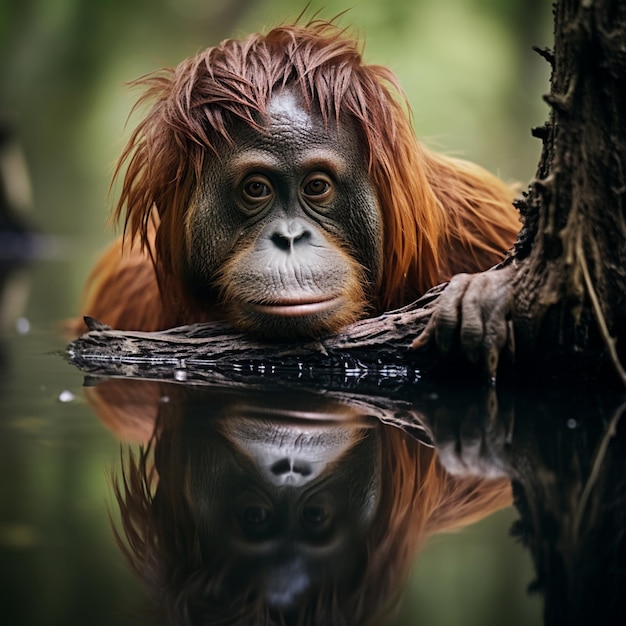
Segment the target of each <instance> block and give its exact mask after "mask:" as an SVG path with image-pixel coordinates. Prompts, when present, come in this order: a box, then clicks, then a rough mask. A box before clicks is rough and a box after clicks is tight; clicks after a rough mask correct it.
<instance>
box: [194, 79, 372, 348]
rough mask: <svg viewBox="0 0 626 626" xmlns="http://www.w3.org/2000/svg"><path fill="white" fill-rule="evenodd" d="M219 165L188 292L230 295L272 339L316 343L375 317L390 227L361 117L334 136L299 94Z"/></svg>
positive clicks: (277, 103) (198, 213) (244, 320)
mask: <svg viewBox="0 0 626 626" xmlns="http://www.w3.org/2000/svg"><path fill="white" fill-rule="evenodd" d="M231 135H232V137H233V139H234V144H233V145H231V146H226V147H225V149H224V150H223V151H221V153H220V158H219V159H216V158H211V159H208V163H207V164H206V166H205V169H204V180H203V184H202V186H201V188H199V189H198V190H197V192H196V194H195V196H194V200H193V203H192V206H191V207H190V210H189V213H188V215H187V219H186V224H185V232H186V244H187V266H186V268H185V271H186V278H187V281H188V283H189V284H190V285H191V286H192V287H193V290H194V292H195V293H196V294H197V296H198V297H199V298H200V299H202V298H203V297H204V298H209V297H211V295H210V294H215V291H216V289H217V290H218V292H219V295H220V298H221V301H222V305H223V308H224V315H225V316H226V318H227V319H228V320H229V321H230V322H231V323H233V324H234V325H235V326H236V327H238V328H239V329H241V330H243V331H247V332H252V333H253V334H256V335H260V336H263V337H266V338H276V339H289V338H303V337H304V338H306V337H315V336H319V335H322V334H325V333H332V332H336V331H337V330H339V328H341V327H342V326H344V325H346V324H348V323H350V322H353V321H355V320H356V319H358V318H359V317H360V316H362V315H363V313H364V311H365V310H366V307H367V302H368V300H369V299H370V298H371V297H372V294H373V293H375V291H376V289H377V288H378V283H379V281H380V276H381V270H382V236H383V232H382V222H381V217H380V212H379V208H378V202H377V199H376V194H375V192H374V188H373V185H372V184H371V182H370V181H369V178H368V172H367V162H366V158H365V155H364V154H363V152H364V151H363V149H362V146H361V143H360V141H359V137H358V135H357V133H356V127H355V125H354V124H353V123H352V122H351V121H350V120H343V121H341V122H340V124H339V125H336V124H335V123H334V121H331V122H330V123H329V124H328V127H327V128H326V127H325V126H324V123H323V121H322V119H321V117H320V116H319V115H318V114H313V115H309V114H308V113H307V112H306V111H305V110H304V109H303V108H302V106H301V105H300V104H299V102H298V99H297V97H296V96H295V95H294V94H292V93H291V92H289V91H287V92H283V93H281V94H278V95H275V96H274V97H273V98H272V99H271V101H270V103H269V106H268V119H267V123H266V126H265V128H264V129H263V130H262V131H260V130H257V129H254V128H251V127H249V126H247V125H246V126H244V125H243V124H242V126H241V127H239V128H236V129H234V131H233V132H231Z"/></svg>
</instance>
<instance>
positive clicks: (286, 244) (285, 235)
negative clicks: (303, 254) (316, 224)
mask: <svg viewBox="0 0 626 626" xmlns="http://www.w3.org/2000/svg"><path fill="white" fill-rule="evenodd" d="M310 238H311V231H310V230H309V229H308V228H306V226H305V225H304V224H302V223H301V222H299V221H294V222H290V223H286V224H285V223H282V224H280V225H279V226H278V227H277V228H276V229H275V230H274V232H273V233H272V234H271V235H270V240H271V242H272V243H273V244H274V245H275V246H276V247H277V248H278V249H279V250H284V251H288V250H291V248H292V247H293V246H295V245H296V244H299V243H304V242H307V241H308V240H309V239H310Z"/></svg>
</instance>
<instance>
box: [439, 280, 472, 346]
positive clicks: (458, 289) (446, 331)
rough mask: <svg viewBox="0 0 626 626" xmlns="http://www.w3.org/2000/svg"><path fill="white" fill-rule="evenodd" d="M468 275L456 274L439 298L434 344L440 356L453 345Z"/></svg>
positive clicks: (469, 282)
mask: <svg viewBox="0 0 626 626" xmlns="http://www.w3.org/2000/svg"><path fill="white" fill-rule="evenodd" d="M470 284H471V276H470V275H469V274H457V275H456V276H453V277H452V280H451V281H450V283H449V284H448V286H447V287H446V288H445V290H444V291H443V292H442V294H441V296H439V302H438V303H437V314H436V319H435V342H436V344H437V347H438V348H439V350H440V352H441V353H442V354H444V355H445V354H447V353H448V352H449V351H450V348H451V347H452V344H453V343H454V339H455V337H456V335H457V333H458V328H459V325H460V323H461V306H462V302H463V300H464V296H465V292H466V290H467V288H468V285H470Z"/></svg>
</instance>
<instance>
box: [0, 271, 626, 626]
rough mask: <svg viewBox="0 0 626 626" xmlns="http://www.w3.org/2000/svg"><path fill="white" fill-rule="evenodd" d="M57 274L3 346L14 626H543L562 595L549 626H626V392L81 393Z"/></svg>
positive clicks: (2, 584) (146, 389)
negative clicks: (186, 623) (303, 618)
mask: <svg viewBox="0 0 626 626" xmlns="http://www.w3.org/2000/svg"><path fill="white" fill-rule="evenodd" d="M63 267H64V265H63V262H60V261H44V262H38V263H36V264H35V265H30V266H28V267H27V268H26V270H24V271H23V273H21V274H19V273H18V274H19V276H20V277H21V278H20V280H27V282H30V291H29V293H30V296H29V297H28V298H26V299H24V300H23V302H24V304H23V306H22V307H21V308H18V307H14V311H13V312H12V313H11V315H10V319H9V321H8V322H7V323H6V324H5V329H4V332H3V335H2V343H1V345H0V357H1V359H2V360H1V368H2V369H1V377H0V379H1V382H0V406H1V409H2V419H1V422H0V428H1V429H2V436H1V437H0V449H1V454H0V459H1V463H2V466H1V467H2V483H1V484H2V492H1V496H2V497H1V498H0V502H1V511H0V572H1V574H0V576H1V581H0V588H1V589H2V606H1V608H0V623H2V624H11V625H13V624H19V625H22V624H23V625H25V626H30V625H74V624H86V623H88V624H107V625H110V624H120V625H125V624H152V623H156V619H155V617H154V613H153V612H154V611H155V610H157V611H160V612H161V613H162V614H163V613H164V612H165V613H166V614H167V612H169V615H171V616H180V615H185V614H190V615H194V616H196V617H199V616H202V618H203V619H204V621H197V622H192V623H207V624H209V623H214V622H215V621H216V619H217V617H218V616H219V617H221V618H222V619H225V620H231V621H225V622H223V623H235V624H236V623H241V624H247V623H249V624H262V623H265V622H264V621H263V620H264V619H268V616H269V617H276V616H282V618H283V619H284V620H285V622H286V623H294V624H296V623H298V621H297V619H298V615H300V614H306V615H309V616H311V615H313V616H315V619H314V620H313V621H312V623H320V624H365V623H379V624H390V625H394V624H395V625H410V624H429V625H433V624H434V625H437V624H441V625H445V626H453V625H459V626H466V625H469V626H471V625H473V624H480V625H482V626H485V625H492V624H493V625H494V626H495V625H499V624H510V625H515V624H519V625H533V624H540V623H542V611H543V606H544V598H547V606H548V618H547V623H550V624H566V623H581V624H582V623H592V621H590V615H592V614H593V615H596V614H597V613H598V611H600V612H603V615H602V616H601V617H602V619H601V620H600V621H597V622H595V623H616V624H617V623H622V621H621V618H622V617H623V614H624V610H623V607H622V606H620V602H621V592H620V591H619V590H620V589H622V588H623V582H624V560H623V556H624V554H623V553H624V546H623V543H624V542H623V533H624V528H625V524H624V521H625V519H626V515H625V512H624V503H623V494H624V489H623V488H624V481H625V479H624V476H626V474H625V473H624V467H623V459H624V450H623V447H624V438H623V434H624V433H623V430H624V429H623V425H622V423H621V421H620V416H621V412H622V410H623V407H622V405H621V403H622V402H624V398H623V397H621V396H620V395H619V394H614V393H609V392H607V391H601V392H598V391H597V390H592V389H576V390H573V391H572V390H570V391H567V392H563V391H560V392H548V391H546V390H543V391H542V392H532V391H530V390H528V389H524V390H508V389H498V390H497V391H496V390H494V389H492V388H476V387H471V388H461V387H459V386H458V385H457V386H448V387H444V388H442V387H433V386H431V385H429V384H427V383H426V382H425V381H421V380H417V381H416V382H415V383H413V384H412V385H409V386H406V385H404V386H403V385H395V384H394V382H393V381H389V380H386V381H383V382H384V384H383V385H381V384H380V383H381V381H377V380H375V379H372V378H371V377H370V379H369V380H364V381H360V382H359V383H358V384H355V382H354V379H351V380H348V379H346V380H343V378H342V377H341V376H337V377H334V378H333V381H334V382H333V384H332V385H325V386H324V387H323V388H322V389H315V388H313V387H312V385H311V384H310V383H309V384H307V385H299V384H297V381H296V380H295V379H293V380H289V379H288V378H284V377H283V378H279V379H277V378H276V377H274V378H272V377H258V376H257V377H256V378H254V379H250V380H249V381H241V380H239V381H237V382H236V383H233V384H232V385H230V386H216V385H200V384H196V385H184V384H180V383H178V384H174V383H171V382H164V381H159V380H137V379H132V378H131V379H129V378H126V379H104V378H103V379H94V378H93V376H91V377H90V378H89V380H88V385H89V386H87V387H84V386H83V383H84V374H83V373H82V372H81V371H79V370H78V369H77V368H75V367H74V366H72V365H71V364H69V363H68V362H67V361H66V360H65V359H64V358H63V356H62V355H61V352H62V351H63V348H64V346H65V344H66V340H65V339H64V338H63V336H62V335H61V334H60V333H59V332H58V327H57V325H56V322H57V321H58V320H59V319H60V318H61V317H62V314H61V313H62V308H60V306H59V305H58V304H55V302H56V300H54V299H51V300H50V301H49V306H45V305H44V304H42V298H41V295H40V294H41V293H42V292H43V293H49V292H50V290H51V289H52V288H53V286H54V281H55V280H56V281H59V283H60V284H62V283H63V276H64V275H66V274H64V272H63ZM22 269H23V268H22ZM9 274H13V275H15V273H14V272H13V271H12V272H6V273H5V274H4V275H5V276H8V275H9ZM59 275H60V277H59ZM55 276H56V277H57V278H54V277H55ZM9 282H10V281H8V280H7V279H5V280H4V283H3V284H4V285H5V291H6V289H8V287H7V285H9ZM51 282H52V283H53V284H52V287H51ZM12 284H13V286H12V287H11V293H12V294H13V295H12V296H11V302H13V303H14V304H15V303H16V302H17V301H18V298H17V296H16V295H15V293H17V292H16V291H15V289H16V287H15V284H19V280H18V281H17V283H15V282H13V283H12ZM18 291H19V290H18ZM38 294H39V295H38ZM44 300H45V299H44ZM7 301H8V298H5V303H6V302H7ZM32 302H37V306H36V307H35V306H34V305H33V304H31V303H32ZM611 429H613V430H611ZM611 432H614V436H607V433H609V434H610V433H611ZM124 481H126V482H124ZM511 485H513V492H514V495H515V503H516V506H515V507H513V506H511V505H510V492H511ZM115 486H117V496H116V491H115V489H116V487H115ZM516 520H518V521H516ZM511 527H513V529H514V535H515V536H514V537H511V536H510V530H511ZM114 529H115V530H116V532H117V534H118V536H119V539H120V542H121V544H122V546H126V552H127V554H126V558H125V557H124V555H123V554H122V550H121V549H120V547H118V544H117V543H116V541H115V537H114V535H115V532H114ZM450 531H454V532H450ZM131 565H132V566H134V568H135V570H136V571H135V572H133V571H131V570H132V568H131ZM139 580H141V581H142V582H139ZM533 582H534V586H535V587H537V588H538V590H537V591H535V592H534V593H533V594H530V595H529V594H528V593H527V587H528V585H529V584H531V583H533ZM620 585H621V586H620ZM181 623H182V622H181ZM268 623H273V622H268ZM277 623H280V622H277ZM306 623H308V622H306Z"/></svg>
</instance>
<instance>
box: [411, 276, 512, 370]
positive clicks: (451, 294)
mask: <svg viewBox="0 0 626 626" xmlns="http://www.w3.org/2000/svg"><path fill="white" fill-rule="evenodd" d="M513 275H514V268H513V267H511V266H509V267H505V268H502V269H497V270H491V271H487V272H482V273H479V274H457V275H456V276H453V277H452V279H451V280H450V282H449V284H448V286H447V287H446V288H445V289H444V290H443V292H442V293H441V295H440V296H439V299H438V301H437V303H436V305H435V307H436V308H435V311H434V312H433V314H432V316H431V318H430V320H429V322H428V324H427V325H426V328H425V329H424V330H423V331H422V333H421V334H420V335H419V336H418V337H417V338H416V339H415V340H414V341H413V343H412V344H411V347H412V348H414V349H419V348H422V347H424V346H426V345H428V344H431V343H432V342H433V341H434V342H435V345H436V346H437V348H438V350H439V352H440V353H441V354H442V355H448V354H451V353H453V352H454V350H457V349H458V348H460V349H461V351H462V352H463V353H464V354H465V356H466V357H467V358H468V360H469V361H470V362H471V363H477V364H479V365H480V366H482V367H484V369H485V371H486V372H487V374H488V376H489V377H490V379H491V380H492V381H495V378H496V372H497V370H498V363H499V361H500V356H501V354H502V352H503V350H505V349H506V351H507V352H508V353H509V356H511V357H512V356H513V354H514V336H513V324H512V322H511V319H510V318H511V313H512V309H513V287H512V280H513Z"/></svg>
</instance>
